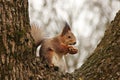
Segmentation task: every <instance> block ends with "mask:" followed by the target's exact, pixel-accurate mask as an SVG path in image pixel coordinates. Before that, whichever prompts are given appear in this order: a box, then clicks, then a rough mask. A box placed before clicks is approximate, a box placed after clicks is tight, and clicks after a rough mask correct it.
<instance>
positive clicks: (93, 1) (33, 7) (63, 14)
mask: <svg viewBox="0 0 120 80" xmlns="http://www.w3.org/2000/svg"><path fill="white" fill-rule="evenodd" d="M119 9H120V0H29V18H30V23H31V24H32V23H34V24H37V25H39V27H43V28H44V30H45V31H44V32H45V33H46V36H50V37H53V36H55V35H57V34H58V33H60V32H61V30H62V28H63V27H64V21H66V22H68V23H69V24H70V26H71V29H72V31H73V33H74V34H75V36H76V38H77V44H76V45H75V46H76V47H77V48H78V49H79V52H78V54H75V55H69V54H68V55H66V56H65V61H66V64H67V67H68V71H69V72H73V71H74V70H75V69H77V68H79V67H80V66H81V65H82V64H83V63H84V62H85V60H87V57H89V56H90V55H91V54H92V52H93V51H94V49H95V48H96V46H97V44H98V43H99V42H100V41H101V39H102V37H103V36H104V32H105V30H106V28H109V27H107V25H108V24H109V23H110V22H111V20H113V19H114V17H115V14H116V13H117V12H118V10H119Z"/></svg>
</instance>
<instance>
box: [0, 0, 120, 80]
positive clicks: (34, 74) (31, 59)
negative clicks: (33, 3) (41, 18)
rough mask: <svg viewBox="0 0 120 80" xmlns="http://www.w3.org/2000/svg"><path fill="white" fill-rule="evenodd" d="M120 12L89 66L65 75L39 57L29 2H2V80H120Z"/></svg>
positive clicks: (0, 64) (0, 74)
mask: <svg viewBox="0 0 120 80" xmlns="http://www.w3.org/2000/svg"><path fill="white" fill-rule="evenodd" d="M119 49H120V11H119V12H118V13H117V15H116V17H115V19H114V20H113V21H112V22H111V25H110V26H109V27H108V29H107V30H106V32H105V36H104V38H103V39H102V40H101V42H100V44H99V45H98V46H97V48H96V50H95V52H94V53H93V54H92V55H91V56H90V57H89V58H88V59H87V61H86V62H85V64H84V65H83V66H82V67H81V68H80V69H78V70H76V71H75V72H74V73H72V74H68V73H67V74H63V73H61V72H59V71H58V70H57V68H56V67H49V66H47V65H46V64H45V63H41V61H40V59H38V58H36V57H35V47H34V41H33V39H32V37H31V35H30V25H29V17H28V1H27V0H6V1H5V0H1V1H0V80H119V79H120V77H119V76H120V62H119V61H120V50H119Z"/></svg>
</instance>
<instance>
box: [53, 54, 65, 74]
mask: <svg viewBox="0 0 120 80" xmlns="http://www.w3.org/2000/svg"><path fill="white" fill-rule="evenodd" d="M52 63H53V64H54V66H57V67H59V69H60V71H62V72H67V67H66V63H65V59H64V56H62V57H59V56H58V54H56V53H55V55H54V56H53V57H52Z"/></svg>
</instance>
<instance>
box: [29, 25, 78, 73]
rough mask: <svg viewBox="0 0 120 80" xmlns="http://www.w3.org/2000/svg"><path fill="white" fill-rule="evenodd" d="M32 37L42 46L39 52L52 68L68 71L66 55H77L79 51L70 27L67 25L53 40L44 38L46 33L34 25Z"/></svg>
mask: <svg viewBox="0 0 120 80" xmlns="http://www.w3.org/2000/svg"><path fill="white" fill-rule="evenodd" d="M31 35H32V37H33V39H34V40H35V43H36V45H37V46H38V45H41V48H40V50H39V54H40V56H42V57H43V58H44V59H45V60H46V61H47V62H48V65H50V66H57V67H59V68H60V70H61V71H66V64H65V61H64V59H63V57H64V55H66V54H67V53H69V54H76V53H77V52H78V50H77V49H76V48H74V47H73V46H72V45H74V44H76V38H75V36H74V34H73V33H72V31H71V29H70V26H69V25H68V24H67V23H66V24H65V26H64V28H63V30H62V33H61V34H59V35H58V36H55V37H53V38H44V33H43V31H42V29H41V28H40V27H37V26H35V25H33V26H32V27H31Z"/></svg>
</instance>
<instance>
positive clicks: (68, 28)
mask: <svg viewBox="0 0 120 80" xmlns="http://www.w3.org/2000/svg"><path fill="white" fill-rule="evenodd" d="M70 30H71V29H70V26H69V25H68V23H65V27H64V28H63V31H62V34H61V36H63V35H65V34H66V33H67V32H68V31H70Z"/></svg>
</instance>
